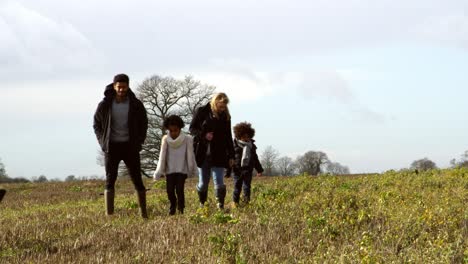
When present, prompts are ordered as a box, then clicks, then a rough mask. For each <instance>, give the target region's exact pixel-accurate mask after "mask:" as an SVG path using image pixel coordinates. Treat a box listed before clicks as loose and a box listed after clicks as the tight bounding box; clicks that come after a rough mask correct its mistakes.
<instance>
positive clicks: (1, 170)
mask: <svg viewBox="0 0 468 264" xmlns="http://www.w3.org/2000/svg"><path fill="white" fill-rule="evenodd" d="M2 179H3V180H6V179H8V174H7V173H6V169H5V165H4V164H3V162H2V160H1V159H0V180H2Z"/></svg>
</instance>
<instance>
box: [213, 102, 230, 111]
mask: <svg viewBox="0 0 468 264" xmlns="http://www.w3.org/2000/svg"><path fill="white" fill-rule="evenodd" d="M216 108H218V111H219V112H220V113H223V112H226V109H227V104H226V103H224V102H217V103H216Z"/></svg>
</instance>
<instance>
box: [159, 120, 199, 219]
mask: <svg viewBox="0 0 468 264" xmlns="http://www.w3.org/2000/svg"><path fill="white" fill-rule="evenodd" d="M164 128H165V129H166V130H168V133H167V135H165V136H164V137H163V138H162V140H161V151H160V154H159V160H158V165H157V169H156V171H155V172H154V176H153V177H154V179H155V180H157V179H159V178H161V176H163V175H164V176H165V177H166V183H167V184H166V191H167V196H168V198H169V201H170V203H171V205H170V208H169V214H170V215H174V214H175V213H176V208H177V209H178V210H179V213H180V214H183V213H184V208H185V194H184V185H185V179H187V176H193V177H198V169H197V165H196V161H195V153H194V151H193V138H192V137H191V136H189V135H186V134H185V133H184V132H182V128H184V121H183V120H182V119H181V118H180V117H179V116H176V115H172V116H169V117H168V118H167V119H166V120H164Z"/></svg>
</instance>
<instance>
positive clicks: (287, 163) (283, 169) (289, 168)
mask: <svg viewBox="0 0 468 264" xmlns="http://www.w3.org/2000/svg"><path fill="white" fill-rule="evenodd" d="M277 168H278V173H279V174H280V175H281V176H292V175H293V174H294V172H295V170H296V164H295V163H294V161H293V159H292V158H290V157H287V156H284V157H281V158H279V159H278V162H277Z"/></svg>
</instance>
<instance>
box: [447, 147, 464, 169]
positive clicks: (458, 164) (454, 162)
mask: <svg viewBox="0 0 468 264" xmlns="http://www.w3.org/2000/svg"><path fill="white" fill-rule="evenodd" d="M450 165H451V166H452V168H459V167H464V168H468V150H467V151H465V153H463V154H462V155H461V157H460V160H459V161H457V159H452V160H451V161H450Z"/></svg>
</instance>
